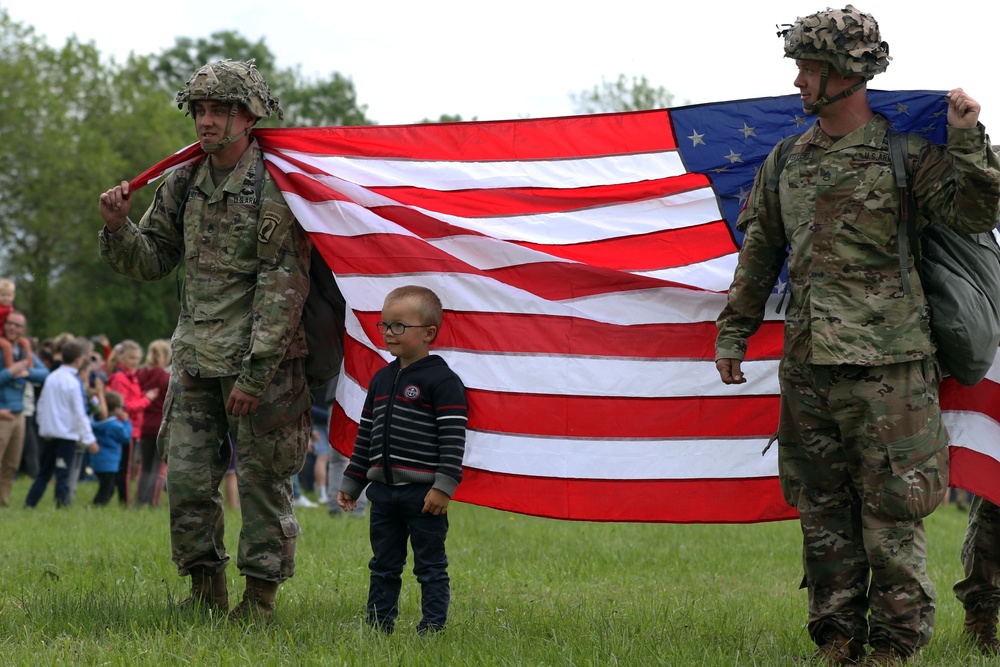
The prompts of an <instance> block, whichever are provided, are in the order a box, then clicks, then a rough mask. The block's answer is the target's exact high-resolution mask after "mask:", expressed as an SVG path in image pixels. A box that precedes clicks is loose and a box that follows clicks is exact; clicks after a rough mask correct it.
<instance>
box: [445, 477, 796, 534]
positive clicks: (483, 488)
mask: <svg viewBox="0 0 1000 667" xmlns="http://www.w3.org/2000/svg"><path fill="white" fill-rule="evenodd" d="M464 475H465V477H464V479H463V480H462V483H461V484H460V485H459V487H458V490H457V491H456V492H455V500H458V501H462V502H469V503H474V504H476V505H484V506H487V507H493V508H496V509H499V510H505V511H509V512H518V513H521V514H530V515H534V516H544V517H551V518H554V519H575V520H581V521H642V522H664V521H669V522H671V523H750V522H758V521H779V520H784V519H792V518H795V517H796V516H797V515H796V513H795V510H793V509H792V508H791V507H789V506H788V505H787V504H786V503H785V501H784V499H783V498H782V496H781V488H780V485H779V484H778V479H777V477H764V478H746V479H735V480H734V479H726V480H711V479H679V480H590V479H558V478H551V477H522V476H518V475H506V474H503V473H495V472H489V471H484V470H477V469H474V468H466V469H465V473H464Z"/></svg>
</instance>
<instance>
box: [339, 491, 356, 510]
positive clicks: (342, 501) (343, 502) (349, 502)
mask: <svg viewBox="0 0 1000 667" xmlns="http://www.w3.org/2000/svg"><path fill="white" fill-rule="evenodd" d="M337 504H338V505H339V506H340V509H342V510H344V511H345V512H353V511H354V510H356V509H357V508H358V501H357V499H355V498H351V497H350V496H349V495H347V494H346V493H344V492H343V491H337Z"/></svg>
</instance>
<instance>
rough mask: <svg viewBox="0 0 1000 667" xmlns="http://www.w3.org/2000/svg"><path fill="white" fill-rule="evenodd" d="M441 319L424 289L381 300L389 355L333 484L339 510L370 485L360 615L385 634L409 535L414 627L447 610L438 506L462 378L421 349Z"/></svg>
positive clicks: (443, 500) (447, 481)
mask: <svg viewBox="0 0 1000 667" xmlns="http://www.w3.org/2000/svg"><path fill="white" fill-rule="evenodd" d="M441 319H442V309H441V301H440V300H439V299H438V297H437V295H436V294H434V292H432V291H431V290H429V289H427V288H425V287H418V286H413V285H409V286H406V287H400V288H398V289H395V290H393V291H392V292H390V293H389V295H388V296H387V297H386V298H385V303H384V304H383V306H382V321H381V322H379V323H378V325H377V327H378V330H379V333H381V334H382V337H383V340H384V342H385V346H386V348H387V349H388V350H389V353H390V354H392V356H394V357H396V359H395V360H394V361H393V362H392V363H390V364H389V365H388V366H387V367H385V368H383V369H381V370H379V371H378V372H377V373H375V377H373V378H372V381H371V385H370V386H369V388H368V396H367V398H365V405H364V409H363V412H362V414H361V424H360V426H359V429H358V437H357V440H356V441H355V443H354V453H353V454H352V456H351V462H350V464H349V465H348V466H347V469H346V470H345V471H344V477H343V480H342V481H341V484H340V490H339V491H338V492H337V504H338V505H339V506H340V508H341V509H342V510H344V511H345V512H347V511H351V510H353V509H355V508H356V507H357V504H358V503H357V499H358V497H359V496H360V495H361V492H362V491H363V490H364V488H365V487H366V486H368V500H369V501H370V503H371V504H370V505H369V512H368V513H369V517H370V529H369V532H370V537H371V543H372V553H373V554H374V556H373V558H372V559H371V561H370V562H369V564H368V567H369V569H370V570H371V580H370V585H369V591H368V606H367V621H368V623H369V624H370V625H371V626H373V627H375V628H377V629H379V630H382V631H384V632H386V633H391V632H392V631H393V628H394V626H395V622H396V616H397V614H398V612H399V608H398V606H397V603H398V600H399V589H400V586H401V583H402V573H403V566H404V565H405V564H406V539H407V536H409V539H410V546H411V547H412V548H413V573H414V574H415V575H416V577H417V581H418V582H420V591H421V610H422V614H423V616H422V618H421V619H420V623H419V624H418V625H417V632H418V633H420V634H426V633H428V632H437V631H439V630H441V629H443V628H444V625H445V621H446V620H447V617H448V604H449V602H450V599H451V585H450V581H449V579H448V558H447V556H446V555H445V549H444V542H445V538H446V537H447V535H448V515H447V513H446V512H447V510H448V501H449V500H450V499H451V496H452V495H453V494H454V492H455V488H456V487H457V486H458V483H459V482H461V481H462V457H463V456H464V455H465V425H466V421H467V415H468V407H467V403H466V399H465V387H464V386H463V384H462V381H461V379H459V377H458V376H457V375H456V374H455V373H454V372H453V371H452V370H451V369H450V368H448V364H446V363H445V361H444V359H442V358H441V357H439V356H437V355H431V354H430V352H429V350H428V348H429V347H430V344H431V343H433V342H434V339H435V338H436V337H437V334H438V331H439V330H440V328H441ZM369 482H371V484H370V485H369Z"/></svg>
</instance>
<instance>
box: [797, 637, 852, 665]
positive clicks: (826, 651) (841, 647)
mask: <svg viewBox="0 0 1000 667" xmlns="http://www.w3.org/2000/svg"><path fill="white" fill-rule="evenodd" d="M864 656H865V646H864V644H862V643H861V642H859V641H858V640H856V639H854V638H853V637H848V636H847V635H842V634H840V633H838V632H830V633H828V634H827V635H826V636H825V637H824V638H823V643H822V644H820V645H819V647H818V648H817V649H816V651H815V652H814V653H813V654H812V655H811V656H809V657H808V658H805V659H802V660H796V663H797V664H803V665H815V666H816V667H827V666H830V667H832V666H833V665H853V664H856V663H857V662H858V661H859V660H861V658H863V657H864Z"/></svg>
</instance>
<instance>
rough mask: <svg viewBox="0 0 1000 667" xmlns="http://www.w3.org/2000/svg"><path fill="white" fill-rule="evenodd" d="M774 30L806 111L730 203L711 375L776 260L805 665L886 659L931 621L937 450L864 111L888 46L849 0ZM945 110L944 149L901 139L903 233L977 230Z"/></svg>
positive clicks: (988, 168)
mask: <svg viewBox="0 0 1000 667" xmlns="http://www.w3.org/2000/svg"><path fill="white" fill-rule="evenodd" d="M781 34H782V35H783V36H784V38H785V55H786V56H787V57H789V58H793V59H795V65H796V67H797V69H798V75H797V76H796V77H795V81H794V85H795V87H796V88H798V89H799V92H800V95H801V99H802V105H803V110H804V111H805V113H807V114H810V115H812V116H814V117H816V118H817V122H816V123H815V124H814V125H813V126H812V127H811V128H810V129H809V130H807V131H806V132H805V133H804V134H803V135H801V136H800V137H799V138H798V139H797V141H796V142H795V145H794V146H793V147H792V149H791V152H790V153H789V155H788V160H787V164H786V165H785V167H784V169H783V170H782V171H781V172H780V179H779V180H778V187H777V189H776V191H772V190H771V189H770V188H768V187H765V186H766V184H768V182H769V180H770V179H771V176H772V174H773V173H775V172H776V171H777V164H778V161H777V153H778V151H777V150H775V151H772V153H771V155H770V156H769V157H768V158H767V160H766V161H765V163H764V165H763V167H762V168H761V170H760V172H759V173H758V174H757V178H756V180H755V181H754V186H753V189H752V190H751V192H750V196H749V199H748V201H747V205H746V207H745V208H744V210H743V211H742V212H741V214H740V217H739V221H738V223H737V226H738V227H739V229H740V230H741V231H743V232H744V233H745V234H746V236H745V239H744V242H743V246H742V248H741V250H740V255H739V263H738V266H737V269H736V274H735V277H734V279H733V283H732V285H731V286H730V289H729V297H728V305H727V306H726V308H725V309H724V310H723V311H722V313H721V315H720V316H719V319H718V325H719V337H718V340H717V342H716V368H717V369H718V371H719V375H720V377H721V379H722V381H723V382H725V383H727V384H739V383H742V382H745V381H746V379H745V377H744V375H743V370H742V367H741V362H742V360H743V359H744V356H745V354H746V350H747V340H748V338H749V337H750V336H751V334H753V333H754V332H755V331H756V330H757V329H758V327H759V326H760V324H761V322H762V320H763V316H764V310H765V305H766V303H767V300H768V298H769V296H770V295H771V292H772V288H773V286H774V285H775V282H776V280H777V278H778V276H779V273H780V272H781V269H782V265H783V264H784V262H785V259H786V257H787V259H788V284H789V286H790V288H791V303H790V305H789V306H788V309H787V312H786V314H785V343H784V350H783V354H782V361H781V368H780V371H779V377H780V386H781V409H780V419H779V424H778V468H779V475H780V478H781V485H782V491H783V492H784V496H785V499H786V500H787V501H788V503H789V504H790V505H792V506H793V507H795V508H796V509H797V510H798V512H799V518H800V522H801V526H802V534H803V566H804V568H805V586H806V587H807V588H808V591H809V624H808V629H809V635H810V637H811V638H812V639H813V641H815V642H816V644H817V646H818V649H817V652H816V656H815V659H816V661H817V662H823V663H824V664H854V663H856V662H859V661H860V662H862V664H865V665H899V664H902V663H903V662H906V661H907V660H908V659H909V658H910V656H912V655H914V654H915V653H916V652H917V650H918V649H919V648H920V647H922V646H924V645H926V644H927V643H928V642H929V641H930V637H931V634H932V632H933V629H934V609H935V606H934V599H935V595H936V594H935V590H934V586H933V584H932V583H931V581H930V579H929V578H928V577H927V562H926V561H927V544H926V536H925V533H924V525H923V517H925V516H927V515H928V514H930V513H931V512H932V511H933V510H934V508H935V507H937V505H938V504H939V503H940V502H941V500H942V499H943V497H944V494H945V491H946V490H947V487H948V466H949V460H948V434H947V432H946V431H945V428H944V425H943V423H942V421H941V410H940V404H939V400H938V383H939V381H940V377H941V371H940V368H939V366H938V363H937V360H936V358H935V351H936V348H935V345H934V342H933V341H932V339H931V334H930V315H929V310H928V307H927V303H926V300H925V298H924V294H923V287H922V285H921V283H920V277H919V275H918V274H917V273H916V271H915V270H914V268H913V259H912V257H910V258H908V260H907V262H906V263H907V265H906V267H905V270H906V271H907V273H908V274H909V280H910V282H911V285H912V289H910V290H907V289H906V285H905V281H904V276H903V275H902V273H901V269H900V263H901V260H900V257H899V249H898V246H899V244H898V239H897V235H898V232H899V229H900V227H901V225H903V224H905V222H903V217H902V215H901V208H902V202H901V201H900V196H899V190H898V188H897V186H896V183H895V179H894V176H893V173H892V167H891V162H890V157H889V150H888V149H889V139H888V134H889V129H890V127H889V122H888V120H886V118H885V117H884V116H881V115H878V114H875V113H874V112H873V111H872V110H871V108H870V107H869V105H868V96H867V82H868V80H869V79H871V78H872V77H873V76H875V75H876V74H879V73H880V72H883V71H885V69H886V67H888V65H889V51H888V45H887V44H886V43H885V42H883V41H882V39H881V36H880V34H879V29H878V24H877V23H876V22H875V19H874V18H873V17H872V16H871V15H869V14H865V13H862V12H860V11H858V10H857V9H855V8H854V7H852V6H850V5H848V6H847V7H846V8H845V9H829V10H826V11H823V12H819V13H816V14H813V15H811V16H807V17H805V18H799V19H798V20H797V21H796V22H795V24H794V25H791V26H788V28H787V29H786V30H784V31H783V32H782V33H781ZM947 103H948V144H947V146H937V145H933V144H930V143H929V142H928V141H926V140H925V139H924V138H923V137H920V136H919V135H908V139H907V147H906V148H907V161H908V165H907V166H908V169H907V171H908V173H909V175H910V182H911V186H912V187H911V191H912V194H913V195H914V197H915V200H916V203H915V205H916V208H917V216H918V228H919V229H923V228H925V227H926V226H927V225H928V224H931V221H934V222H935V223H936V224H946V225H948V226H950V227H952V228H954V229H956V230H958V231H961V232H965V233H973V232H986V231H990V230H991V229H992V228H993V227H994V226H995V225H996V222H997V215H998V203H1000V170H998V167H1000V163H998V161H997V157H996V156H995V155H994V154H993V151H992V150H991V149H990V145H989V139H988V138H987V137H986V132H985V129H984V128H983V126H982V125H981V124H979V122H978V121H979V112H980V105H979V104H978V103H977V102H976V101H975V100H974V99H973V98H971V97H970V96H969V95H967V94H966V93H965V92H964V91H963V90H961V89H954V90H952V91H951V92H949V93H948V94H947ZM866 644H869V645H870V646H871V648H872V652H871V653H870V654H866V649H865V645H866Z"/></svg>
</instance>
